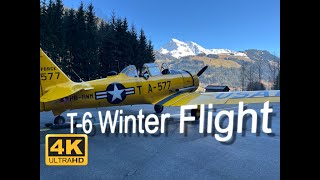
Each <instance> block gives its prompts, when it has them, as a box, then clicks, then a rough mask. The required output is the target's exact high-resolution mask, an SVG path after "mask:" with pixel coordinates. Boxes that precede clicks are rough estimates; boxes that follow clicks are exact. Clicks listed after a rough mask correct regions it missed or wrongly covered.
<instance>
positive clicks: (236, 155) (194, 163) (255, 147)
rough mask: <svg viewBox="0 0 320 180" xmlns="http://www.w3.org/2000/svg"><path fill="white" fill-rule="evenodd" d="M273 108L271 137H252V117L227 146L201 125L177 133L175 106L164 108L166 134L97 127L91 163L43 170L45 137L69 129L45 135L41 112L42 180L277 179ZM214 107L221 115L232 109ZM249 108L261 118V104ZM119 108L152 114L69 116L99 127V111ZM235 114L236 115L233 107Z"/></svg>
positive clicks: (148, 109)
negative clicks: (119, 112)
mask: <svg viewBox="0 0 320 180" xmlns="http://www.w3.org/2000/svg"><path fill="white" fill-rule="evenodd" d="M272 105H273V106H272V108H273V111H274V115H273V116H272V124H271V125H272V126H271V128H272V132H273V133H272V134H271V135H267V134H264V133H263V132H261V133H258V134H259V136H257V134H252V133H251V118H250V120H249V121H248V123H247V126H246V131H244V132H245V133H244V134H238V133H236V129H235V130H234V131H235V134H234V135H233V136H234V137H235V139H234V140H233V142H232V143H230V144H223V143H221V142H218V141H217V140H216V139H215V138H214V136H212V135H211V134H201V133H199V123H190V124H188V129H187V134H180V133H179V128H180V127H179V125H180V124H179V118H180V116H179V113H180V108H179V107H171V108H165V109H164V111H163V113H170V114H171V115H173V118H171V119H170V121H168V126H167V127H166V130H167V133H165V134H160V135H150V134H131V135H129V134H119V135H116V134H109V135H106V134H101V131H100V127H99V126H97V133H96V135H94V136H92V137H89V147H88V148H89V163H88V165H87V166H78V167H66V166H64V167H58V166H46V165H45V145H44V139H45V135H46V134H48V133H54V134H58V133H69V131H70V129H61V130H46V128H45V127H44V124H45V123H51V122H52V121H53V116H52V113H51V112H44V113H40V179H42V180H45V179H280V104H279V103H272ZM216 107H217V111H219V110H221V109H226V108H230V107H231V108H232V107H236V106H235V105H233V106H216ZM248 108H250V109H255V110H256V111H257V112H258V113H259V112H260V109H261V108H263V104H262V103H261V104H250V105H248ZM117 109H123V110H124V113H125V114H134V115H136V114H138V111H139V110H140V109H143V112H144V114H145V115H147V114H151V113H154V111H153V106H151V105H135V106H123V107H110V108H97V109H82V110H73V111H68V112H78V113H79V114H80V115H82V113H84V112H86V111H90V112H92V114H94V115H96V117H95V119H96V122H98V121H99V120H98V116H97V113H96V112H97V111H98V110H100V111H102V112H105V111H106V110H110V111H114V110H117ZM227 110H230V109H227ZM233 110H235V112H236V111H237V108H234V109H233ZM216 113H217V112H215V113H214V115H215V114H216ZM65 114H66V113H63V114H62V115H64V116H65ZM65 117H66V116H65ZM79 117H82V116H79ZM261 117H262V116H261ZM258 132H259V131H258Z"/></svg>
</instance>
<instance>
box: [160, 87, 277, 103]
mask: <svg viewBox="0 0 320 180" xmlns="http://www.w3.org/2000/svg"><path fill="white" fill-rule="evenodd" d="M240 101H243V102H244V103H264V102H267V101H269V102H280V90H270V91H238V92H204V93H199V92H192V93H189V92H185V93H183V92H178V93H176V94H173V95H170V96H168V97H166V98H164V99H162V100H161V101H159V102H157V103H156V105H161V106H183V105H200V104H238V103H239V102H240Z"/></svg>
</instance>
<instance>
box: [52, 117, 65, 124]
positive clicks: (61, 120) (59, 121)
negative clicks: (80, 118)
mask: <svg viewBox="0 0 320 180" xmlns="http://www.w3.org/2000/svg"><path fill="white" fill-rule="evenodd" d="M53 122H54V124H64V123H65V122H66V120H65V119H64V117H63V116H57V117H56V118H54V121H53Z"/></svg>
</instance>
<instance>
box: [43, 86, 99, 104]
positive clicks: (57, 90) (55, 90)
mask: <svg viewBox="0 0 320 180" xmlns="http://www.w3.org/2000/svg"><path fill="white" fill-rule="evenodd" d="M91 89H93V87H91V86H90V85H88V84H86V83H75V82H68V83H62V84H58V85H56V86H52V87H50V89H49V90H47V92H45V93H44V95H43V96H42V97H40V102H50V101H54V100H58V99H61V98H64V97H67V96H70V95H72V94H74V93H76V92H78V91H81V90H91Z"/></svg>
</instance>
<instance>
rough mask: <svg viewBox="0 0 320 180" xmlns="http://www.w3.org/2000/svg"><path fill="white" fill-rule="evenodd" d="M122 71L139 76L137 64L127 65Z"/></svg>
mask: <svg viewBox="0 0 320 180" xmlns="http://www.w3.org/2000/svg"><path fill="white" fill-rule="evenodd" d="M120 73H123V74H126V75H127V76H130V77H138V71H137V68H136V66H135V65H129V66H127V67H125V68H124V69H123V70H122V71H121V72H120Z"/></svg>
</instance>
